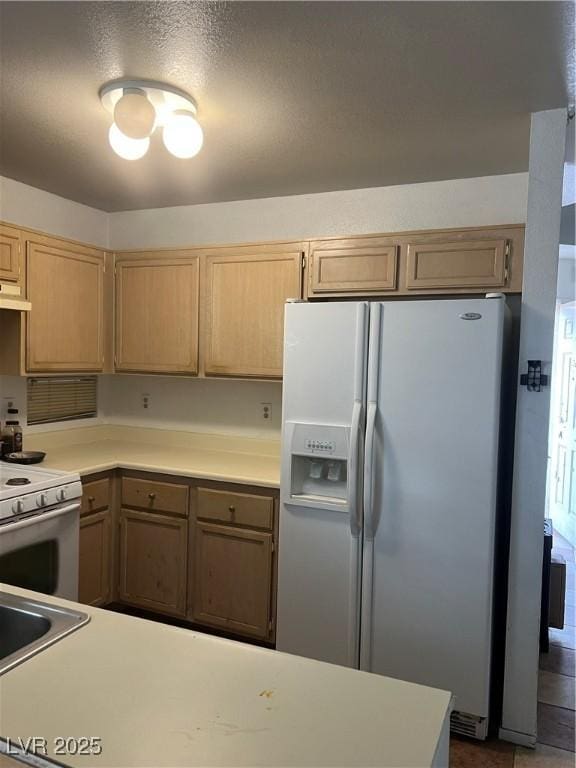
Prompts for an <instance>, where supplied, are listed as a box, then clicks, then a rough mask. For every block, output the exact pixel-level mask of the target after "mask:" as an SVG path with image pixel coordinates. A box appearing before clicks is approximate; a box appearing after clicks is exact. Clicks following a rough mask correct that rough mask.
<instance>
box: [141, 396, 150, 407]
mask: <svg viewBox="0 0 576 768" xmlns="http://www.w3.org/2000/svg"><path fill="white" fill-rule="evenodd" d="M142 408H150V395H149V394H148V393H147V392H143V393H142Z"/></svg>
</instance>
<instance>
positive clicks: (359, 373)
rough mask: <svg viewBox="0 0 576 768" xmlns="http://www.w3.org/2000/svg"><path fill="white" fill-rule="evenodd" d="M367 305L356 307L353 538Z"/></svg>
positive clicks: (357, 524)
mask: <svg viewBox="0 0 576 768" xmlns="http://www.w3.org/2000/svg"><path fill="white" fill-rule="evenodd" d="M367 312H368V305H367V304H366V302H359V303H358V305H357V307H356V345H355V355H354V404H353V405H352V422H351V429H350V455H349V457H348V478H349V481H348V483H349V485H348V494H349V495H348V508H349V513H350V532H351V534H352V536H354V537H356V536H359V535H360V532H361V531H362V505H361V504H360V499H359V498H358V494H359V483H360V479H359V476H358V475H359V471H360V470H359V466H358V463H359V462H358V458H359V452H360V437H361V433H362V411H363V403H364V367H365V365H366V359H365V356H366V315H367Z"/></svg>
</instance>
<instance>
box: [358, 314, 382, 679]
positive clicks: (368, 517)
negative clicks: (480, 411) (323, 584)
mask: <svg viewBox="0 0 576 768" xmlns="http://www.w3.org/2000/svg"><path fill="white" fill-rule="evenodd" d="M381 318H382V307H381V305H380V304H371V305H370V340H369V350H368V386H367V397H366V401H367V405H366V442H365V444H364V478H363V480H364V499H363V500H364V542H363V543H364V546H363V557H362V599H361V609H360V615H361V623H360V669H362V670H365V671H370V669H371V664H372V592H373V581H374V573H373V571H374V534H375V531H374V509H373V501H374V473H373V463H374V436H375V433H376V418H377V416H378V373H379V367H380V328H381Z"/></svg>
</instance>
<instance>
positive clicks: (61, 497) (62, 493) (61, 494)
mask: <svg viewBox="0 0 576 768" xmlns="http://www.w3.org/2000/svg"><path fill="white" fill-rule="evenodd" d="M67 496H68V491H67V489H66V488H58V490H57V491H56V499H57V500H58V501H65V500H66V498H67Z"/></svg>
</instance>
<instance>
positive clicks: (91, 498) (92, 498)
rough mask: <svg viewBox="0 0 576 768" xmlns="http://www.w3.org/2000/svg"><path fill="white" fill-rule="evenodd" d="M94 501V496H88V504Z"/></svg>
mask: <svg viewBox="0 0 576 768" xmlns="http://www.w3.org/2000/svg"><path fill="white" fill-rule="evenodd" d="M95 501H96V499H95V498H94V496H88V502H89V503H90V504H94V502H95Z"/></svg>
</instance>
